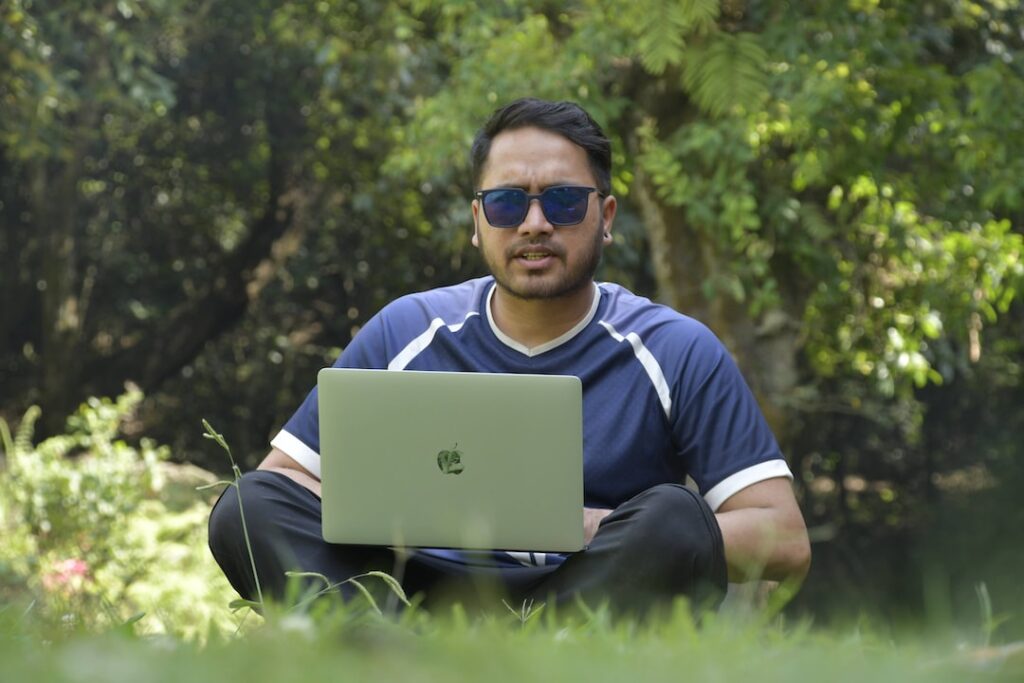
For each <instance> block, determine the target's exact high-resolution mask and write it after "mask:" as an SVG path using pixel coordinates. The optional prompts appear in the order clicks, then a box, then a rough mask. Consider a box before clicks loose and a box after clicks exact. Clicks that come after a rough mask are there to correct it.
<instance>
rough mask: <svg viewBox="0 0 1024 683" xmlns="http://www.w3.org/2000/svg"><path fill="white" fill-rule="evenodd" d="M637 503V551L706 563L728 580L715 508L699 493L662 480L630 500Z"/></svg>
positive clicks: (685, 562)
mask: <svg viewBox="0 0 1024 683" xmlns="http://www.w3.org/2000/svg"><path fill="white" fill-rule="evenodd" d="M630 504H635V505H636V510H635V512H634V517H633V530H632V531H633V533H631V534H630V540H631V541H632V542H633V543H634V544H635V545H636V547H635V548H634V552H637V553H648V554H649V553H652V552H653V553H655V554H656V555H657V556H658V557H660V558H662V559H663V560H667V561H669V562H670V563H672V564H681V565H685V566H689V567H703V568H704V570H705V572H707V573H708V574H710V575H711V576H713V577H714V578H715V579H716V581H717V582H721V583H723V584H724V583H725V549H724V546H723V543H722V533H721V530H720V529H719V527H718V521H717V520H716V519H715V515H714V512H712V510H711V508H710V507H709V506H708V504H707V502H705V501H704V499H703V498H702V497H701V495H700V494H699V493H696V492H695V491H693V490H691V489H688V488H686V487H684V486H681V485H678V484H660V485H658V486H654V487H652V488H650V489H647V490H646V491H644V492H643V493H641V494H639V495H638V496H636V497H635V498H634V499H633V500H631V501H629V503H627V505H630Z"/></svg>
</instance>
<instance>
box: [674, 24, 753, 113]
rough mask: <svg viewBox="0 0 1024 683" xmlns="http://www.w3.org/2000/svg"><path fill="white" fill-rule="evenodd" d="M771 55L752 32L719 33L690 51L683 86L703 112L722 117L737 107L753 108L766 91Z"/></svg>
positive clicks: (684, 64) (685, 62) (685, 65)
mask: <svg viewBox="0 0 1024 683" xmlns="http://www.w3.org/2000/svg"><path fill="white" fill-rule="evenodd" d="M767 61H768V54H767V53H766V52H765V50H764V48H762V47H761V45H760V44H759V43H758V42H757V37H756V36H754V35H753V34H750V33H737V34H735V35H730V34H727V33H717V34H715V35H714V36H712V37H711V38H710V40H709V41H708V42H707V43H706V44H703V45H699V46H691V47H689V48H687V50H686V55H685V58H684V60H683V87H684V88H685V89H686V90H687V91H688V92H689V93H690V94H691V95H692V96H693V98H694V100H695V101H696V102H697V104H698V106H700V108H701V109H703V110H704V111H706V112H707V113H708V114H710V115H711V116H716V117H717V116H723V115H725V114H727V113H729V112H730V111H732V110H733V109H734V108H735V107H743V108H745V109H753V108H755V107H756V106H757V105H758V103H759V102H760V100H761V98H762V97H763V96H764V95H765V93H766V92H767V77H766V75H765V73H764V70H763V68H762V67H763V65H764V64H765V63H766V62H767Z"/></svg>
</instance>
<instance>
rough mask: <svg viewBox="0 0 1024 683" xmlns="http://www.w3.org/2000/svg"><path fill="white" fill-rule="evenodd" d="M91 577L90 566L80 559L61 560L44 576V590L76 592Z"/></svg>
mask: <svg viewBox="0 0 1024 683" xmlns="http://www.w3.org/2000/svg"><path fill="white" fill-rule="evenodd" d="M88 577H89V564H88V563H87V562H86V561H85V560H81V559H78V558H68V559H66V560H61V561H60V562H58V563H57V564H55V565H54V567H53V569H52V570H51V571H49V572H48V573H46V574H44V575H43V588H45V589H46V590H48V591H52V590H57V589H62V588H64V589H70V590H76V589H78V588H81V586H82V583H83V582H85V580H86V579H87V578H88Z"/></svg>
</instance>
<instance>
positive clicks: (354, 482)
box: [317, 368, 583, 552]
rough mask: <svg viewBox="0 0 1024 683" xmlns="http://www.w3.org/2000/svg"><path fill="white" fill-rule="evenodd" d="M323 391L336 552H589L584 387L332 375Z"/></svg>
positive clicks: (325, 467)
mask: <svg viewBox="0 0 1024 683" xmlns="http://www.w3.org/2000/svg"><path fill="white" fill-rule="evenodd" d="M317 380H318V382H317V386H318V391H319V399H320V458H321V463H320V467H321V480H322V484H323V536H324V539H325V540H326V541H328V542H331V543H353V544H360V545H385V546H405V547H429V548H463V549H500V550H535V551H543V552H575V551H577V550H580V549H581V548H582V547H583V416H582V412H583V411H582V385H581V383H580V380H579V378H577V377H569V376H557V375H506V374H485V373H459V372H418V371H409V370H403V371H389V370H348V369H340V368H328V369H325V370H321V371H320V373H319V375H318V378H317Z"/></svg>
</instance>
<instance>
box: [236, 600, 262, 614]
mask: <svg viewBox="0 0 1024 683" xmlns="http://www.w3.org/2000/svg"><path fill="white" fill-rule="evenodd" d="M246 607H248V608H249V609H253V610H254V609H256V608H257V607H261V605H260V603H258V602H256V601H255V600H245V599H243V598H238V599H237V600H232V601H231V602H229V603H228V609H230V610H231V611H232V612H237V611H238V610H240V609H244V608H246Z"/></svg>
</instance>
